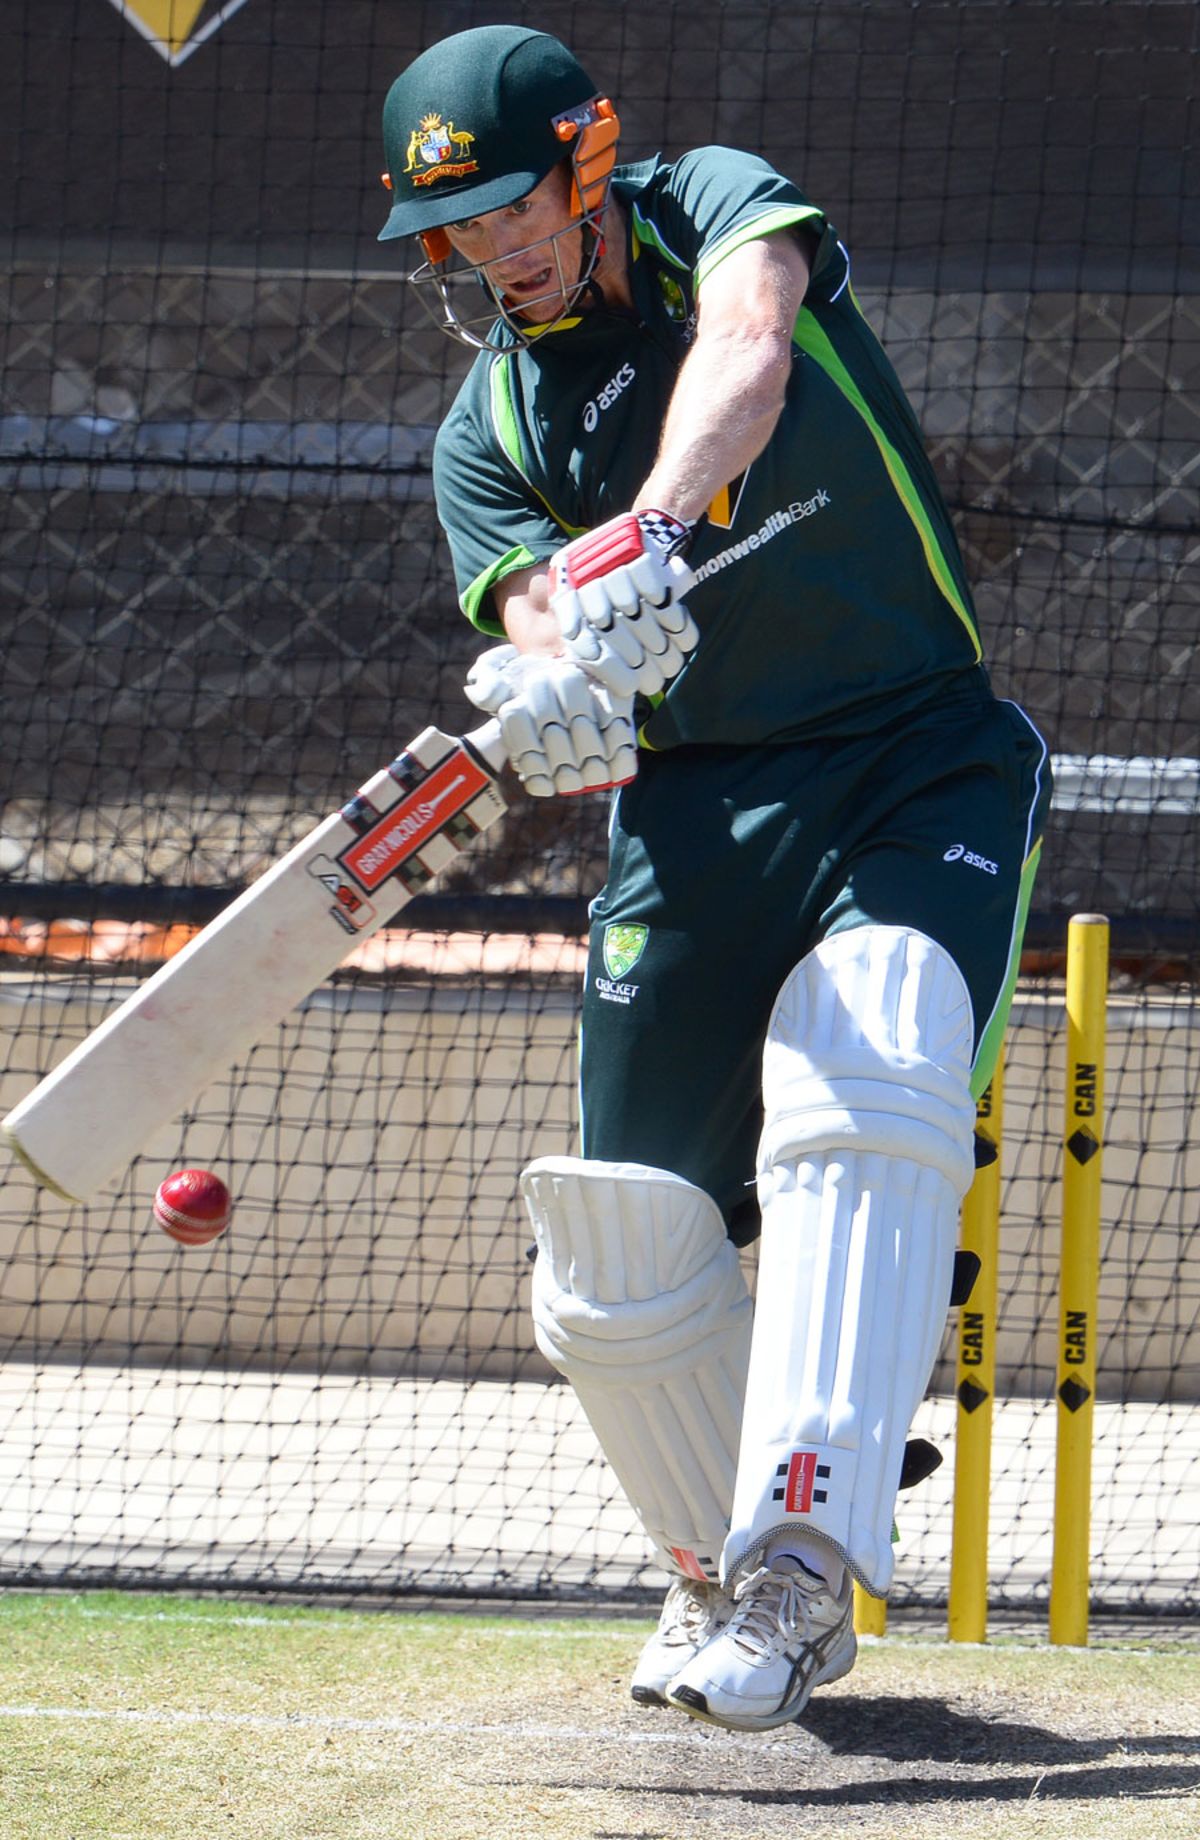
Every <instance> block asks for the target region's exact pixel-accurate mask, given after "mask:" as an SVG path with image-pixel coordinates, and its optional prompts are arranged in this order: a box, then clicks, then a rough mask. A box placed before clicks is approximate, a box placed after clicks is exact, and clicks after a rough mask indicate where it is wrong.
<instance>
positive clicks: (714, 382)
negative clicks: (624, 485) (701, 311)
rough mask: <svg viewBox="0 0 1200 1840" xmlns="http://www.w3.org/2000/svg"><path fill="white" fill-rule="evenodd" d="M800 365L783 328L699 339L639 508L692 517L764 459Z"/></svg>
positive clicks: (639, 498)
mask: <svg viewBox="0 0 1200 1840" xmlns="http://www.w3.org/2000/svg"><path fill="white" fill-rule="evenodd" d="M791 367H792V343H791V338H790V336H788V335H787V334H783V333H779V332H774V331H772V332H769V333H768V332H761V331H760V332H757V333H744V332H740V331H731V332H722V333H720V334H718V335H717V336H716V337H714V338H712V339H709V340H701V341H699V342H698V343H697V344H696V345H695V346H694V347H693V349H692V351H691V353H690V354H689V356H688V358H687V360H686V362H685V363H684V366H683V368H682V370H681V371H680V373H679V380H678V382H677V384H676V386H675V391H674V394H673V395H672V398H671V403H670V407H669V409H668V411H667V418H666V422H665V424H664V427H663V434H662V440H661V442H660V444H659V450H658V454H657V456H656V458H655V462H654V466H653V468H652V470H651V472H650V473H649V475H648V477H647V478H646V480H645V483H644V484H643V486H642V489H641V491H640V492H639V493H638V496H637V498H636V499H635V501H634V504H633V506H632V509H633V510H635V511H639V510H643V509H646V508H648V507H652V506H653V507H656V508H660V509H662V510H665V511H671V512H673V513H674V514H675V516H676V517H680V518H683V519H685V520H687V521H688V522H690V521H692V520H693V519H695V518H698V517H700V516H701V515H702V513H703V512H704V511H705V510H706V509H707V508H708V506H709V504H710V503H711V502H712V499H713V497H714V496H715V494H716V493H717V492H719V491H720V489H721V487H722V486H724V485H727V484H728V482H729V481H730V480H731V479H735V478H736V477H737V475H738V474H739V473H742V472H744V471H745V469H746V468H747V467H748V466H749V465H750V464H751V462H752V461H753V460H756V459H757V458H758V456H759V454H760V453H761V452H762V450H763V448H764V447H765V446H766V444H767V442H768V441H769V440H770V438H771V436H772V434H773V433H774V431H775V426H776V423H777V422H778V420H779V416H780V413H781V411H782V409H783V404H784V397H785V395H786V392H787V385H788V378H789V376H790V374H791Z"/></svg>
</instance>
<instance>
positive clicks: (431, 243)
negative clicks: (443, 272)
mask: <svg viewBox="0 0 1200 1840" xmlns="http://www.w3.org/2000/svg"><path fill="white" fill-rule="evenodd" d="M417 235H418V238H419V240H420V244H421V247H422V249H423V250H424V251H425V256H426V259H427V260H428V261H430V262H432V263H433V264H434V266H435V267H436V266H437V264H438V263H439V262H448V261H449V260H450V238H449V237H448V236H447V235H446V232H445V231H444V230H440V229H439V230H419V231H418V232H417Z"/></svg>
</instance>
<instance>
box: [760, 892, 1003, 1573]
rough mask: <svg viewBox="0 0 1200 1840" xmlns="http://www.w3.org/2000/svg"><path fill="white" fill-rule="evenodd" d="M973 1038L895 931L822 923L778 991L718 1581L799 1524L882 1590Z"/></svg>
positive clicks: (941, 1280) (925, 950)
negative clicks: (730, 1500) (750, 1323)
mask: <svg viewBox="0 0 1200 1840" xmlns="http://www.w3.org/2000/svg"><path fill="white" fill-rule="evenodd" d="M972 1046H973V1019H972V1014H971V1002H970V996H969V994H968V992H967V988H966V984H965V982H964V980H963V977H962V974H961V972H960V971H959V970H958V967H957V966H956V965H955V964H954V962H953V960H952V959H951V958H950V956H949V954H948V953H946V952H945V951H944V950H943V949H942V948H941V947H940V946H938V945H937V944H936V943H935V942H934V941H933V940H931V939H928V938H926V937H925V935H923V934H921V933H916V932H913V931H910V930H909V929H906V928H901V927H862V928H856V929H854V930H853V931H850V932H845V933H839V934H835V935H833V936H832V937H831V938H829V939H827V940H825V941H824V942H823V943H822V944H821V945H820V946H818V947H817V948H816V950H815V951H813V952H811V953H810V954H809V955H808V957H807V958H805V959H804V960H803V961H802V962H801V964H799V965H798V966H797V967H796V969H795V971H793V973H792V974H791V976H790V977H789V979H788V980H787V983H786V984H785V985H784V987H783V990H782V991H781V993H780V996H779V1000H778V1002H777V1004H776V1007H775V1011H774V1013H773V1015H772V1018H771V1023H770V1027H769V1030H768V1037H767V1043H766V1048H765V1052H764V1060H763V1097H764V1107H765V1124H764V1130H763V1136H762V1144H761V1149H760V1155H759V1183H758V1192H759V1201H760V1204H761V1207H762V1215H763V1231H762V1241H761V1246H760V1254H759V1275H758V1286H757V1298H758V1301H757V1305H756V1314H755V1324H754V1337H753V1345H752V1351H751V1361H750V1374H749V1379H748V1383H747V1395H746V1411H745V1417H744V1422H743V1432H742V1442H741V1448H740V1454H739V1461H738V1474H737V1484H736V1489H735V1494H734V1507H733V1518H732V1526H731V1531H730V1536H729V1539H728V1541H727V1543H726V1548H725V1556H724V1574H725V1576H726V1578H727V1579H728V1578H731V1577H732V1576H733V1575H734V1574H735V1573H737V1572H739V1571H744V1570H746V1569H747V1568H748V1567H750V1566H752V1565H753V1564H755V1563H756V1562H757V1561H758V1560H759V1558H760V1557H761V1555H762V1554H763V1553H764V1552H765V1551H766V1549H767V1547H768V1546H769V1545H770V1546H777V1545H778V1543H779V1542H778V1540H777V1539H776V1537H775V1536H777V1535H783V1534H786V1533H787V1532H788V1531H792V1532H801V1531H803V1532H806V1533H809V1534H815V1535H817V1536H819V1537H820V1539H822V1540H824V1541H825V1542H827V1543H828V1544H830V1545H831V1546H832V1547H833V1548H834V1549H835V1551H836V1552H837V1554H838V1555H839V1557H840V1558H841V1559H842V1560H843V1562H844V1563H845V1564H846V1565H848V1566H849V1568H850V1570H851V1571H852V1572H853V1573H854V1575H855V1577H856V1578H858V1579H859V1581H860V1582H861V1583H862V1584H864V1585H865V1586H866V1587H867V1589H868V1590H870V1591H873V1592H875V1593H877V1594H878V1595H883V1594H884V1593H885V1592H886V1590H887V1587H888V1584H889V1583H890V1581H891V1576H892V1567H893V1556H892V1543H891V1530H892V1515H893V1510H894V1507H895V1500H896V1491H897V1487H898V1484H899V1479H900V1466H901V1462H902V1460H903V1456H904V1443H905V1439H906V1437H907V1434H908V1429H909V1425H910V1422H911V1419H912V1416H913V1413H914V1412H915V1411H916V1409H917V1407H918V1405H919V1404H920V1403H921V1399H922V1398H923V1396H924V1392H925V1388H926V1386H927V1385H928V1382H929V1375H930V1372H931V1370H932V1367H933V1363H934V1360H935V1358H936V1356H937V1351H938V1347H939V1344H940V1341H941V1337H942V1334H943V1332H944V1329H945V1324H946V1310H947V1306H948V1302H949V1296H950V1282H951V1277H952V1273H953V1265H954V1249H955V1245H956V1242H957V1238H958V1213H959V1203H960V1200H961V1198H962V1196H963V1194H965V1192H966V1189H967V1187H968V1185H969V1183H970V1181H971V1177H972V1174H973V1169H974V1158H973V1141H972V1139H973V1131H974V1120H975V1108H974V1105H973V1103H972V1101H971V1096H970V1090H969V1076H970V1065H971V1055H972Z"/></svg>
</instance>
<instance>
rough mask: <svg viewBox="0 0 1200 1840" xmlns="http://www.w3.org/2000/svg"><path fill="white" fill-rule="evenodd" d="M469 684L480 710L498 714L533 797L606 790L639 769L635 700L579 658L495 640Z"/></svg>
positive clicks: (510, 751)
mask: <svg viewBox="0 0 1200 1840" xmlns="http://www.w3.org/2000/svg"><path fill="white" fill-rule="evenodd" d="M465 687H466V693H467V695H468V696H469V697H470V699H471V701H472V702H473V703H474V705H475V707H476V709H483V710H485V711H486V712H487V714H488V715H492V716H495V717H497V719H498V720H499V723H500V734H501V738H502V739H503V742H504V746H505V750H506V752H507V754H508V758H509V760H510V761H511V762H512V764H513V766H514V767H515V768H516V771H517V774H518V776H519V778H520V780H521V783H522V785H523V786H524V787H525V790H526V792H531V793H532V794H533V796H534V798H538V799H547V798H550V797H551V796H552V795H553V794H554V793H556V792H559V793H567V792H600V791H603V790H605V789H606V788H608V787H612V786H623V785H624V784H625V783H626V781H627V780H631V779H633V777H634V776H635V774H636V773H637V736H636V734H635V731H634V726H633V698H632V697H631V696H624V697H622V696H616V695H614V694H613V693H612V692H611V691H609V690H607V689H605V687H604V685H603V684H601V683H597V682H596V681H595V680H594V679H593V678H591V677H589V676H588V674H587V673H586V672H585V671H583V670H581V668H580V667H579V665H577V664H576V663H575V661H574V660H573V659H571V658H541V657H535V656H533V655H532V654H530V653H528V652H519V651H518V650H517V648H516V646H515V645H494V646H492V647H491V649H490V650H489V651H486V652H481V653H480V655H479V657H478V658H477V659H476V660H475V662H474V664H473V665H472V666H471V669H470V672H469V674H468V677H467V682H466V686H465Z"/></svg>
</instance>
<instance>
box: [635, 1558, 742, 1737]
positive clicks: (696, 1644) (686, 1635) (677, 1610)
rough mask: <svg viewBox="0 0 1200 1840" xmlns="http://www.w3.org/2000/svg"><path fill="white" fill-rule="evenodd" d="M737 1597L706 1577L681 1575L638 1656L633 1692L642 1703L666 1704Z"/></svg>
mask: <svg viewBox="0 0 1200 1840" xmlns="http://www.w3.org/2000/svg"><path fill="white" fill-rule="evenodd" d="M732 1614H733V1599H732V1597H730V1596H729V1595H728V1593H727V1592H725V1591H723V1590H722V1589H721V1587H720V1585H717V1584H706V1583H705V1581H704V1580H703V1579H702V1578H677V1579H676V1580H675V1582H674V1583H673V1584H672V1586H671V1588H670V1590H669V1591H668V1592H667V1595H666V1599H665V1601H664V1603H663V1607H662V1614H661V1616H660V1617H659V1619H658V1628H657V1629H656V1630H655V1631H654V1634H653V1635H652V1636H651V1638H650V1640H649V1641H648V1642H647V1644H646V1646H645V1648H643V1650H642V1652H641V1654H640V1656H639V1657H638V1664H637V1667H636V1668H635V1669H634V1671H633V1680H632V1682H631V1683H630V1689H629V1690H630V1692H631V1693H632V1694H633V1697H634V1699H635V1700H636V1701H637V1703H638V1705H639V1706H665V1705H666V1703H667V1688H668V1686H669V1685H670V1683H671V1682H672V1681H673V1680H674V1678H675V1676H676V1674H678V1672H679V1670H680V1668H682V1667H683V1666H684V1665H685V1663H687V1662H689V1661H690V1660H691V1659H692V1657H693V1656H694V1655H697V1654H698V1653H699V1652H700V1650H701V1649H702V1648H703V1647H704V1645H705V1643H706V1642H708V1641H710V1640H711V1639H712V1637H713V1636H715V1635H716V1633H717V1631H718V1630H719V1629H722V1628H724V1626H725V1624H726V1622H728V1620H729V1618H730V1616H731V1615H732Z"/></svg>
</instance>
